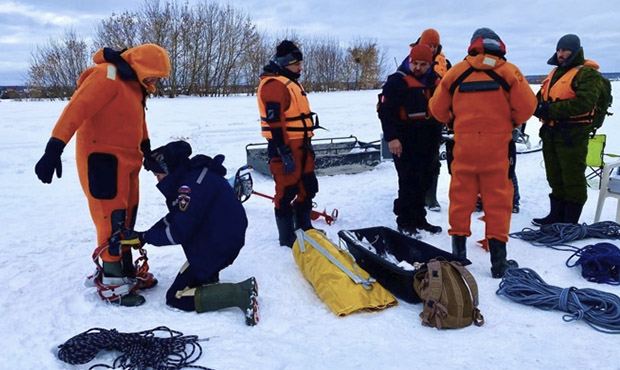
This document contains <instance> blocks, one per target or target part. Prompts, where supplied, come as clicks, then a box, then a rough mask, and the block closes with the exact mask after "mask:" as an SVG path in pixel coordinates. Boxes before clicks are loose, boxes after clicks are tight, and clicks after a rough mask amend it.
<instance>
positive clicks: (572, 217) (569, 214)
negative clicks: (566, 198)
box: [562, 202, 583, 224]
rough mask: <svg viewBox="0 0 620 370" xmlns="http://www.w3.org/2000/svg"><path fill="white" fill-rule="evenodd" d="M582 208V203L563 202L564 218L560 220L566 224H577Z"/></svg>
mask: <svg viewBox="0 0 620 370" xmlns="http://www.w3.org/2000/svg"><path fill="white" fill-rule="evenodd" d="M582 210H583V204H579V203H573V202H564V218H563V219H562V222H565V223H568V224H578V223H579V217H580V216H581V211H582Z"/></svg>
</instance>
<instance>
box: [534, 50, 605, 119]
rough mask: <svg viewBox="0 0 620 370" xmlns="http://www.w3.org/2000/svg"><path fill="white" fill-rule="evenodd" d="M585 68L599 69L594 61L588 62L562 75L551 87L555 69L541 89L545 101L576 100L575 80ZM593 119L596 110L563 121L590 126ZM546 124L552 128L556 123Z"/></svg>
mask: <svg viewBox="0 0 620 370" xmlns="http://www.w3.org/2000/svg"><path fill="white" fill-rule="evenodd" d="M584 66H588V67H591V68H595V69H598V64H596V63H595V62H593V61H590V60H586V62H585V63H584V64H582V65H578V66H575V67H573V68H571V69H570V70H568V71H567V72H566V73H564V75H562V77H560V78H559V79H558V80H557V81H556V82H555V83H554V84H553V86H550V85H551V80H552V79H553V76H554V75H555V72H556V71H557V67H556V68H554V69H553V70H552V71H551V72H549V75H547V78H545V80H544V81H543V83H542V86H541V88H540V91H541V96H542V99H543V101H550V102H554V101H559V100H569V99H574V98H576V97H577V95H576V94H575V91H574V90H573V79H574V78H575V76H576V75H577V73H579V71H580V70H581V68H582V67H584ZM593 118H594V110H592V111H590V112H587V113H584V114H579V115H576V116H571V117H568V118H567V119H565V120H563V121H566V122H571V123H583V124H590V123H592V119H593ZM546 123H547V124H549V125H550V126H553V125H554V124H555V123H556V122H555V121H548V122H546Z"/></svg>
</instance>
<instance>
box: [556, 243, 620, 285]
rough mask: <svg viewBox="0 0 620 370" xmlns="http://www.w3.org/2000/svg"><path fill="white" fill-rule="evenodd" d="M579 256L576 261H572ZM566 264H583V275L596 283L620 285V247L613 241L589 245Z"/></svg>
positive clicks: (571, 257) (570, 265) (571, 265)
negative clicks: (612, 242)
mask: <svg viewBox="0 0 620 370" xmlns="http://www.w3.org/2000/svg"><path fill="white" fill-rule="evenodd" d="M573 258H577V260H576V261H575V262H571V260H572V259H573ZM566 266H568V267H575V266H581V276H583V277H584V278H585V279H586V280H588V281H591V282H594V283H604V284H609V285H620V249H619V248H618V247H616V246H615V245H613V244H611V243H596V244H593V245H587V246H585V247H583V248H581V249H579V250H577V251H576V252H575V253H573V254H572V255H571V256H570V257H568V259H567V260H566Z"/></svg>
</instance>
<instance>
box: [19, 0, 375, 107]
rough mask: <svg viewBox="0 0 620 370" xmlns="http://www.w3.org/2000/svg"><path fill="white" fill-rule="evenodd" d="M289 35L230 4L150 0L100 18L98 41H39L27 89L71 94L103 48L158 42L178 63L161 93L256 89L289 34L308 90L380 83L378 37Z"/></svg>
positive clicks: (71, 36)
mask: <svg viewBox="0 0 620 370" xmlns="http://www.w3.org/2000/svg"><path fill="white" fill-rule="evenodd" d="M285 33H286V34H285V35H283V36H282V37H277V38H276V37H273V36H267V35H265V34H263V33H261V32H259V31H257V29H256V26H255V25H254V23H253V22H252V19H251V18H250V17H249V16H248V15H247V14H245V13H243V12H241V11H239V10H237V9H235V8H234V7H232V6H231V5H220V4H218V3H215V2H210V1H207V0H205V1H204V2H202V3H198V4H195V5H192V6H190V5H188V4H187V3H182V4H179V3H178V2H177V1H166V2H165V3H162V2H159V1H145V2H144V3H143V4H142V5H141V7H140V9H139V10H137V11H126V12H123V13H120V14H112V15H111V16H110V17H109V18H107V19H105V20H103V21H101V23H100V24H99V25H98V27H97V30H96V34H95V35H94V38H93V41H92V45H89V44H88V43H87V42H86V40H85V39H83V38H81V37H80V36H78V35H77V34H76V32H74V31H68V32H66V34H65V35H64V37H63V38H62V39H61V40H51V41H49V42H48V43H47V44H46V45H43V46H39V47H38V48H37V49H36V51H34V52H33V54H32V58H31V62H30V67H29V72H28V88H29V89H28V91H29V92H30V95H31V96H32V97H34V98H61V99H64V98H68V97H70V96H71V94H72V93H73V91H74V89H75V86H76V80H77V78H78V76H79V74H80V73H81V72H82V71H83V70H84V69H85V68H87V67H88V65H90V64H92V60H91V56H92V54H93V53H94V52H95V51H96V50H98V49H99V48H102V47H112V48H115V49H118V50H120V49H124V48H130V47H133V46H136V45H139V44H143V43H156V44H159V45H161V46H162V47H164V48H166V49H167V50H168V53H169V54H170V59H171V64H172V75H171V76H170V78H169V79H166V80H163V81H162V82H161V83H162V86H160V94H163V95H167V96H170V97H175V96H177V95H198V96H222V95H230V94H237V93H246V94H253V93H254V91H255V88H256V85H257V84H258V76H259V75H260V73H261V71H262V67H263V66H264V65H265V64H266V63H267V62H268V61H269V59H270V57H271V56H272V54H273V53H274V50H275V46H276V45H277V43H278V42H279V41H280V40H282V39H284V38H289V39H292V40H293V41H295V42H296V43H297V44H298V45H299V46H300V48H301V50H302V52H303V53H304V72H303V74H302V78H301V82H302V83H303V84H304V86H305V88H306V89H307V90H309V91H333V90H351V89H356V90H357V89H372V88H378V87H380V85H381V81H382V80H383V77H384V75H385V73H384V71H385V68H384V62H385V53H384V52H383V51H382V50H381V49H380V47H379V46H378V45H377V43H376V42H375V41H373V40H365V39H358V40H354V41H352V42H351V43H350V45H349V46H348V47H343V46H342V45H341V43H340V41H339V40H338V39H336V38H330V37H327V38H301V37H298V36H297V35H295V34H294V33H292V32H290V31H288V32H285Z"/></svg>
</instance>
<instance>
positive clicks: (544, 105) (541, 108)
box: [534, 101, 551, 120]
mask: <svg viewBox="0 0 620 370" xmlns="http://www.w3.org/2000/svg"><path fill="white" fill-rule="evenodd" d="M550 106H551V103H549V102H546V101H541V102H540V103H538V106H537V107H536V110H535V111H534V115H535V116H536V117H538V118H540V119H544V120H548V119H549V107H550Z"/></svg>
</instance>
